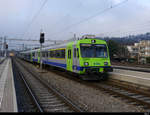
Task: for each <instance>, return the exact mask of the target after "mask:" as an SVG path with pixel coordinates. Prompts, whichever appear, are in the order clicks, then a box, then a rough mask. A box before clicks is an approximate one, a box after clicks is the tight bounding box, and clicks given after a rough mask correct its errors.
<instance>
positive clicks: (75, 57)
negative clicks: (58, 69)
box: [73, 45, 79, 72]
mask: <svg viewBox="0 0 150 115" xmlns="http://www.w3.org/2000/svg"><path fill="white" fill-rule="evenodd" d="M78 65H79V64H78V55H77V47H76V45H74V46H73V71H74V72H77V66H78Z"/></svg>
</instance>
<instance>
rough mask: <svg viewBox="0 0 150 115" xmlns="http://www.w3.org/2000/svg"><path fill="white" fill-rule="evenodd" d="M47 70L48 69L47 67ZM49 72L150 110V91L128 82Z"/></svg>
mask: <svg viewBox="0 0 150 115" xmlns="http://www.w3.org/2000/svg"><path fill="white" fill-rule="evenodd" d="M48 70H49V69H48ZM51 72H53V73H55V74H57V75H60V76H62V77H65V78H67V79H70V80H75V81H76V82H80V83H81V84H84V85H86V86H88V87H93V88H95V89H98V90H101V91H103V92H105V93H108V94H109V95H111V96H113V97H115V98H121V99H123V100H125V102H127V103H130V104H132V105H135V106H140V107H142V108H143V109H144V110H146V111H150V93H149V91H145V90H141V89H138V88H135V87H133V86H130V85H129V84H128V86H127V84H124V83H121V82H116V81H114V80H110V81H107V82H87V81H83V80H80V79H78V78H75V77H71V76H70V75H68V74H66V73H65V72H61V71H59V72H58V71H57V70H51Z"/></svg>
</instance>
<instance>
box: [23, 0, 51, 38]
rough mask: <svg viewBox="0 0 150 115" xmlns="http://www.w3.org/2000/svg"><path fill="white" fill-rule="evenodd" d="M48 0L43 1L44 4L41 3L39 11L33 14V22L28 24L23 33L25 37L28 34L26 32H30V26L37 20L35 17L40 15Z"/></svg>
mask: <svg viewBox="0 0 150 115" xmlns="http://www.w3.org/2000/svg"><path fill="white" fill-rule="evenodd" d="M47 2H48V0H45V1H44V2H43V4H42V5H41V7H40V9H39V10H38V11H37V13H36V14H35V15H34V16H33V18H32V20H31V22H30V23H29V24H28V26H27V28H26V31H25V33H24V34H23V37H22V38H24V36H25V35H26V33H27V32H28V30H29V28H30V27H31V25H32V23H33V22H34V21H35V19H36V18H37V17H38V15H39V14H40V12H41V10H42V9H43V8H44V6H45V5H46V3H47Z"/></svg>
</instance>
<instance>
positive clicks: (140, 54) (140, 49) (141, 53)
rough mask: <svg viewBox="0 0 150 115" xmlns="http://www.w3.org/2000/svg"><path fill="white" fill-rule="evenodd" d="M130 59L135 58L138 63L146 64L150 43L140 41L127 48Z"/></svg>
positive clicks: (149, 54)
mask: <svg viewBox="0 0 150 115" xmlns="http://www.w3.org/2000/svg"><path fill="white" fill-rule="evenodd" d="M127 48H128V51H129V52H130V57H131V58H136V59H137V60H138V62H139V63H143V64H144V63H147V60H146V58H147V57H150V41H149V40H142V41H140V42H139V43H135V44H134V45H133V46H127Z"/></svg>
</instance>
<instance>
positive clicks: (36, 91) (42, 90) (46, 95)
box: [13, 59, 83, 112]
mask: <svg viewBox="0 0 150 115" xmlns="http://www.w3.org/2000/svg"><path fill="white" fill-rule="evenodd" d="M13 61H14V62H15V65H16V68H17V69H18V72H19V73H20V76H21V77H22V78H23V81H24V82H25V84H26V86H27V87H28V90H29V92H30V94H31V96H32V98H33V100H34V102H35V105H36V107H37V109H38V111H39V112H83V110H82V109H80V108H79V107H78V106H76V105H75V104H73V103H72V102H71V101H70V100H69V99H67V98H66V97H65V96H64V95H62V94H61V93H60V92H58V91H57V90H56V89H55V88H53V87H51V86H50V85H49V84H47V83H46V82H45V81H43V80H42V79H40V78H39V77H37V75H35V73H33V72H32V71H31V70H29V68H27V67H25V66H23V65H22V64H21V63H20V62H19V61H18V60H17V61H16V60H15V59H13Z"/></svg>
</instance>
